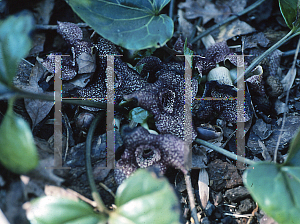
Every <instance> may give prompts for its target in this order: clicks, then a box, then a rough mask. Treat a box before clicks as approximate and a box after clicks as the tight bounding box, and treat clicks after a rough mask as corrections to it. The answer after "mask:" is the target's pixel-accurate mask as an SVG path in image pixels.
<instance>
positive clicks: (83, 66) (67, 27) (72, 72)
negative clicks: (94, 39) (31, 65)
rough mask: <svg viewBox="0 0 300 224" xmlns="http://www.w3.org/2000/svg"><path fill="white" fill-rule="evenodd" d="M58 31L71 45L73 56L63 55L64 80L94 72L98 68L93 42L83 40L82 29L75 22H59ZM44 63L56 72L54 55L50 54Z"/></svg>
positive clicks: (49, 69)
mask: <svg viewBox="0 0 300 224" xmlns="http://www.w3.org/2000/svg"><path fill="white" fill-rule="evenodd" d="M57 32H58V33H59V34H60V35H62V36H63V38H64V39H65V40H66V41H67V43H68V44H69V45H70V46H71V50H72V54H73V55H72V56H63V57H62V62H61V63H62V80H70V79H73V78H74V77H75V76H76V75H77V74H84V73H93V72H95V69H96V62H95V55H94V54H93V53H92V47H93V44H92V43H89V42H86V41H83V40H82V38H83V33H82V30H81V29H80V28H79V27H78V26H77V25H75V24H73V23H68V22H58V29H57ZM42 64H43V65H44V66H45V67H46V68H47V69H48V71H50V72H51V73H54V72H55V71H54V68H55V63H54V57H53V56H48V57H47V58H46V59H45V60H44V61H43V62H42Z"/></svg>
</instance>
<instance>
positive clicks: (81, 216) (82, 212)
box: [26, 196, 106, 224]
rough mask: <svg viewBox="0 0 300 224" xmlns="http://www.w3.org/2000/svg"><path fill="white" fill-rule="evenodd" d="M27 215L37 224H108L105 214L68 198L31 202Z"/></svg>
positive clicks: (52, 198) (46, 197)
mask: <svg viewBox="0 0 300 224" xmlns="http://www.w3.org/2000/svg"><path fill="white" fill-rule="evenodd" d="M26 215H27V218H28V220H29V221H30V222H31V223H35V224H53V223H55V224H64V223H68V224H80V223H85V224H97V223H106V218H105V216H104V215H103V214H97V213H95V212H94V211H93V208H92V207H91V206H89V205H88V204H86V203H84V202H82V201H73V200H70V199H67V198H60V197H53V196H45V197H41V198H38V199H36V200H33V201H31V202H30V206H29V208H27V209H26Z"/></svg>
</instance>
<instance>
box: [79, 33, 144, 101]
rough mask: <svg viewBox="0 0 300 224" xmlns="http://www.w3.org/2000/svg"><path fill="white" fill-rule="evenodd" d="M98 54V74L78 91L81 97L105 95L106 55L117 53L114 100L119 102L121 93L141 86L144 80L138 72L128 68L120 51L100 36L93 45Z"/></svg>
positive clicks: (127, 92) (130, 91)
mask: <svg viewBox="0 0 300 224" xmlns="http://www.w3.org/2000/svg"><path fill="white" fill-rule="evenodd" d="M95 47H96V49H97V54H98V62H97V66H98V69H99V71H98V75H97V77H96V78H97V80H95V82H94V83H92V84H90V85H89V86H87V87H86V88H83V89H81V90H79V91H78V93H79V95H80V96H81V97H85V98H105V97H106V89H107V88H106V82H105V80H106V73H105V72H106V67H107V57H106V55H119V56H115V57H114V73H115V102H116V103H119V102H121V100H122V99H123V94H130V93H132V92H134V91H136V90H138V89H140V88H142V87H143V86H144V85H145V84H146V81H145V80H144V79H142V77H141V76H140V74H139V73H138V72H136V71H135V70H134V69H132V68H130V67H129V66H128V65H127V64H126V63H125V62H123V61H122V59H121V57H120V53H119V52H118V50H117V48H116V47H115V45H114V44H113V43H111V42H110V41H108V40H106V39H104V38H100V39H99V40H98V43H97V44H96V45H95Z"/></svg>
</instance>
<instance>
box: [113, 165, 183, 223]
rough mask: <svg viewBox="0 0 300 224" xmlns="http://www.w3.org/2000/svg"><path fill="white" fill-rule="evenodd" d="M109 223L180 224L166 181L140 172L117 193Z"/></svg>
mask: <svg viewBox="0 0 300 224" xmlns="http://www.w3.org/2000/svg"><path fill="white" fill-rule="evenodd" d="M115 204H116V206H117V209H116V211H115V212H114V213H113V214H111V216H110V218H109V223H112V224H119V223H122V224H125V223H131V224H132V223H135V224H145V223H160V224H164V223H166V224H169V223H170V224H171V223H172V224H173V223H180V222H179V218H180V209H179V202H178V199H177V196H176V194H175V192H174V189H173V188H172V187H171V186H170V184H169V182H168V181H167V180H166V179H165V178H163V177H157V176H156V174H155V173H154V172H149V171H147V170H144V169H140V170H138V171H136V172H135V174H134V175H132V176H131V177H129V178H128V179H127V180H125V181H124V182H123V183H122V184H121V185H120V187H119V188H118V190H117V193H116V199H115Z"/></svg>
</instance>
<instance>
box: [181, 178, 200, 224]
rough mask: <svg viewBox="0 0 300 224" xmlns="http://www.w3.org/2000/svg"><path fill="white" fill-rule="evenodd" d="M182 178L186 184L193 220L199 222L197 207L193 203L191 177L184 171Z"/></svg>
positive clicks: (197, 223) (196, 223)
mask: <svg viewBox="0 0 300 224" xmlns="http://www.w3.org/2000/svg"><path fill="white" fill-rule="evenodd" d="M184 179H185V184H186V189H187V193H188V196H189V202H190V208H191V214H192V217H193V219H194V221H195V224H199V221H198V217H197V209H196V205H195V199H194V192H193V187H192V182H191V177H190V175H189V174H188V173H184Z"/></svg>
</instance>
